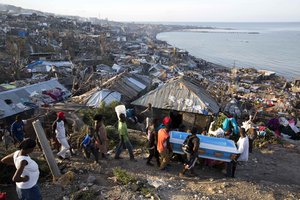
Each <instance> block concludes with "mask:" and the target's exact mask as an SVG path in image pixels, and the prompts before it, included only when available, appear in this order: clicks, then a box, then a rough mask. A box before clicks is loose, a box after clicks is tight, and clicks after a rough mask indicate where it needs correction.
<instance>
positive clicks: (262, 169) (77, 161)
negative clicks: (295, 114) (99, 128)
mask: <svg viewBox="0 0 300 200" xmlns="http://www.w3.org/2000/svg"><path fill="white" fill-rule="evenodd" d="M130 135H131V137H138V138H142V139H141V140H145V139H146V138H145V137H144V136H141V133H139V132H135V131H134V132H131V133H130ZM134 152H135V156H136V159H137V162H132V161H130V160H129V156H128V154H127V152H126V151H123V153H122V155H121V156H122V157H124V159H121V160H115V159H113V155H114V152H112V155H111V156H110V158H109V159H108V160H101V161H100V164H96V163H94V162H93V160H92V159H90V160H85V159H84V158H83V156H82V154H81V153H77V154H78V155H76V156H73V157H71V159H70V160H64V161H62V162H61V163H60V164H59V166H60V168H62V172H67V171H72V172H74V174H75V177H74V180H72V181H71V182H70V184H68V185H67V186H65V187H64V188H63V187H61V185H59V184H53V183H52V182H50V181H49V182H42V183H41V184H40V186H41V190H42V195H43V199H45V200H48V199H49V200H54V199H64V200H67V199H72V198H71V197H72V194H73V199H76V198H74V194H75V193H76V192H77V191H78V190H80V191H90V190H92V191H96V194H97V197H96V199H175V200H176V199H178V200H184V199H187V200H191V199H201V200H208V199H236V200H237V199H276V200H278V199H300V173H299V169H300V168H299V166H300V156H299V155H300V143H297V142H295V143H294V144H290V143H287V142H284V144H283V145H269V146H267V148H264V149H254V151H253V153H252V154H250V156H249V161H248V162H247V163H244V164H242V165H238V167H237V172H236V178H226V177H225V175H224V174H222V172H221V170H220V169H217V168H211V167H208V166H203V165H200V164H198V165H197V166H196V168H195V173H196V176H195V177H187V176H186V177H179V176H178V173H179V172H180V171H181V169H182V163H181V162H179V161H178V160H174V161H172V162H171V166H170V170H169V171H160V170H159V169H158V168H157V167H156V166H153V167H152V166H147V165H146V160H145V158H146V157H147V152H146V151H145V147H140V148H135V150H134ZM153 163H154V160H153ZM116 167H120V168H121V169H124V170H126V171H127V172H128V173H129V174H130V175H131V176H132V177H134V178H135V179H136V180H137V184H139V182H144V183H147V184H148V185H150V186H151V185H153V187H150V189H149V190H147V191H146V192H143V191H139V190H138V189H137V188H136V187H135V186H136V184H129V185H122V184H120V183H119V182H117V181H116V177H115V176H114V174H113V172H112V171H113V169H114V168H116ZM90 177H92V178H95V180H94V181H92V182H90V183H89V179H90ZM0 191H2V192H3V191H6V192H7V193H8V196H9V198H8V199H15V194H14V187H13V186H11V185H8V186H4V185H1V186H0ZM77 193H78V192H77ZM147 193H148V194H147ZM77 199H89V197H88V196H85V197H81V198H77Z"/></svg>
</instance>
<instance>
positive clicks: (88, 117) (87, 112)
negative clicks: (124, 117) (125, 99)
mask: <svg viewBox="0 0 300 200" xmlns="http://www.w3.org/2000/svg"><path fill="white" fill-rule="evenodd" d="M117 105H120V103H119V102H117V101H113V102H111V103H110V104H108V105H106V104H105V102H102V103H101V105H100V107H99V108H96V109H92V108H90V109H84V110H81V111H80V114H81V115H82V120H83V122H84V123H85V124H87V125H89V126H92V125H94V120H93V117H94V115H96V114H101V115H103V116H104V124H105V125H114V124H115V123H116V122H117V121H118V119H117V115H116V113H115V107H116V106H117Z"/></svg>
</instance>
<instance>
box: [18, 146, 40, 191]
mask: <svg viewBox="0 0 300 200" xmlns="http://www.w3.org/2000/svg"><path fill="white" fill-rule="evenodd" d="M19 153H20V150H19V151H16V152H15V153H14V156H13V158H14V164H15V166H16V168H17V169H19V168H20V166H21V161H23V160H26V161H27V163H28V164H27V165H26V166H25V168H24V170H23V173H22V174H21V177H24V176H28V177H29V180H28V181H26V182H16V185H17V187H18V188H20V189H30V188H32V187H33V186H35V185H36V183H37V181H38V179H39V175H40V171H39V166H38V165H37V163H36V162H35V161H34V160H32V159H31V158H30V157H29V156H21V155H19Z"/></svg>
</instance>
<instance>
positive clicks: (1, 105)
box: [0, 79, 71, 119]
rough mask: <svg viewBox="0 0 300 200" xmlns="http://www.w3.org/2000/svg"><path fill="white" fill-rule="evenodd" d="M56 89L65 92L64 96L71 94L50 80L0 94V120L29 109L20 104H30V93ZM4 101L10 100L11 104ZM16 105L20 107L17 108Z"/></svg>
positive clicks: (54, 80) (56, 82) (55, 80)
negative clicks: (2, 111)
mask: <svg viewBox="0 0 300 200" xmlns="http://www.w3.org/2000/svg"><path fill="white" fill-rule="evenodd" d="M56 87H58V88H61V89H62V90H63V91H66V92H67V94H66V96H68V95H71V93H70V92H69V91H68V90H67V89H66V88H65V87H64V86H63V85H61V84H60V83H59V82H58V81H57V79H51V80H49V81H45V82H41V83H36V84H33V85H28V86H24V87H21V88H16V89H13V90H7V91H3V92H0V109H1V110H4V115H0V119H2V118H5V117H9V116H12V115H15V114H18V113H21V112H24V111H26V110H29V109H31V108H30V107H26V106H25V107H24V105H23V104H22V103H24V102H30V97H29V96H30V94H31V93H32V92H34V91H37V92H40V91H42V90H50V89H53V88H56ZM5 100H10V101H11V102H12V103H11V104H7V103H6V102H5ZM20 103H21V104H20ZM18 104H19V105H20V106H18Z"/></svg>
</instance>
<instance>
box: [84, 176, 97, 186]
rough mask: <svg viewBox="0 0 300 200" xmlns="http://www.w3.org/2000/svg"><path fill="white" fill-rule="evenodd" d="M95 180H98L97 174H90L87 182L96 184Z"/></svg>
mask: <svg viewBox="0 0 300 200" xmlns="http://www.w3.org/2000/svg"><path fill="white" fill-rule="evenodd" d="M95 181H96V177H95V176H93V175H89V176H88V178H87V180H86V182H87V183H88V184H90V183H91V184H92V185H93V184H94V183H95Z"/></svg>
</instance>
